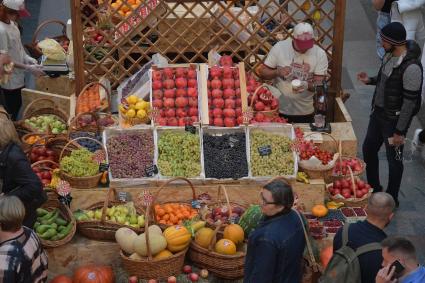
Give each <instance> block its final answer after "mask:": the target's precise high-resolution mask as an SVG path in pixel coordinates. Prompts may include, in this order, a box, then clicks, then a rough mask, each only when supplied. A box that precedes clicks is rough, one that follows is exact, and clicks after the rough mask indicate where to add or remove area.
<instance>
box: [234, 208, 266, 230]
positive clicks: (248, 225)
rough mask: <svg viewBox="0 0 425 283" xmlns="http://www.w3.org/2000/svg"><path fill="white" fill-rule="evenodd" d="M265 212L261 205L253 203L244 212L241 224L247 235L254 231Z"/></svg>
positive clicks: (240, 220)
mask: <svg viewBox="0 0 425 283" xmlns="http://www.w3.org/2000/svg"><path fill="white" fill-rule="evenodd" d="M262 217H263V213H262V212H261V207H260V206H259V205H251V206H250V207H249V208H248V209H247V210H245V212H244V214H242V216H241V218H240V219H239V223H238V224H239V225H240V226H241V227H242V229H243V231H244V232H245V236H246V237H248V236H249V234H251V232H252V231H254V230H255V228H257V226H258V224H259V223H260V220H261V218H262Z"/></svg>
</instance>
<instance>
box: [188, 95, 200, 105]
mask: <svg viewBox="0 0 425 283" xmlns="http://www.w3.org/2000/svg"><path fill="white" fill-rule="evenodd" d="M189 106H190V107H198V100H197V99H196V98H193V97H189Z"/></svg>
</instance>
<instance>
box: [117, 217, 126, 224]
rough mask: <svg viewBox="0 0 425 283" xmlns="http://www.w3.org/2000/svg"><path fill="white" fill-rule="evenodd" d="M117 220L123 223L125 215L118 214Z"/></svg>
mask: <svg viewBox="0 0 425 283" xmlns="http://www.w3.org/2000/svg"><path fill="white" fill-rule="evenodd" d="M117 221H118V223H119V224H124V223H125V217H124V216H118V217H117Z"/></svg>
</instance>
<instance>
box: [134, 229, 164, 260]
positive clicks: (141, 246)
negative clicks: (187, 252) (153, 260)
mask: <svg viewBox="0 0 425 283" xmlns="http://www.w3.org/2000/svg"><path fill="white" fill-rule="evenodd" d="M149 247H150V250H151V253H152V255H153V256H154V255H156V254H158V253H159V252H160V251H163V250H165V248H166V247H167V240H166V239H165V238H164V236H162V235H157V234H149ZM133 248H134V251H135V252H136V253H138V254H139V255H141V256H148V250H147V244H146V234H145V233H143V234H140V235H139V236H137V237H136V239H134V242H133Z"/></svg>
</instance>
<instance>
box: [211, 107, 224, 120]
mask: <svg viewBox="0 0 425 283" xmlns="http://www.w3.org/2000/svg"><path fill="white" fill-rule="evenodd" d="M212 113H213V114H212V116H214V117H216V118H220V117H222V116H223V110H221V108H214V110H213V111H212ZM210 117H211V116H210Z"/></svg>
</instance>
